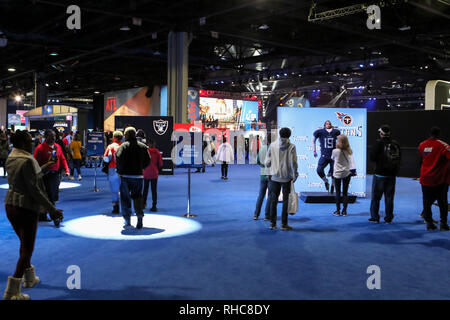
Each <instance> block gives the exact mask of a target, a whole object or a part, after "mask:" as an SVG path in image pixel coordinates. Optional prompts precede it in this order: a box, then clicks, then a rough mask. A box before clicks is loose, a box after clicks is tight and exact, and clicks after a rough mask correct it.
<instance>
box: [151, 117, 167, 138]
mask: <svg viewBox="0 0 450 320" xmlns="http://www.w3.org/2000/svg"><path fill="white" fill-rule="evenodd" d="M168 128H169V121H167V120H154V121H153V129H154V130H155V132H156V133H157V134H158V135H160V136H162V135H164V134H165V133H166V132H167V129H168Z"/></svg>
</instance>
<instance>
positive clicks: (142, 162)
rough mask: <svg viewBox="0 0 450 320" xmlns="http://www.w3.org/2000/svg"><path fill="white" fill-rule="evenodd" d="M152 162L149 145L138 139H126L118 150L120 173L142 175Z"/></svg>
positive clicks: (117, 157)
mask: <svg viewBox="0 0 450 320" xmlns="http://www.w3.org/2000/svg"><path fill="white" fill-rule="evenodd" d="M149 164H150V155H149V153H148V147H147V146H146V145H145V144H143V143H142V142H139V141H137V140H134V141H126V142H124V143H122V144H121V146H120V147H119V149H118V150H117V152H116V168H117V173H118V174H119V175H130V176H142V175H143V173H142V170H144V169H145V168H146V167H147V166H148V165H149Z"/></svg>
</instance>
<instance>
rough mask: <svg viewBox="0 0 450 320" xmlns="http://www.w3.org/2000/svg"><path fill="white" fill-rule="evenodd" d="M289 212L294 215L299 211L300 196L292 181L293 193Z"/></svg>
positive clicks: (289, 201) (291, 193) (289, 203)
mask: <svg viewBox="0 0 450 320" xmlns="http://www.w3.org/2000/svg"><path fill="white" fill-rule="evenodd" d="M287 211H288V213H289V214H290V215H294V214H296V213H297V211H298V194H297V192H295V188H294V182H293V181H291V192H290V193H289V199H288V209H287Z"/></svg>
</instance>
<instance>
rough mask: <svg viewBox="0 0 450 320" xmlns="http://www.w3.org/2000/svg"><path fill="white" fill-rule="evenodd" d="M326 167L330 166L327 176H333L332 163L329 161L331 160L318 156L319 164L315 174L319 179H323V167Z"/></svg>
mask: <svg viewBox="0 0 450 320" xmlns="http://www.w3.org/2000/svg"><path fill="white" fill-rule="evenodd" d="M327 165H330V170H329V171H328V175H329V176H333V166H334V161H333V160H331V158H328V157H323V156H320V159H319V163H318V164H317V174H318V175H319V177H321V178H323V177H325V167H326V166H327Z"/></svg>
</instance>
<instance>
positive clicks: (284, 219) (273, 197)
mask: <svg viewBox="0 0 450 320" xmlns="http://www.w3.org/2000/svg"><path fill="white" fill-rule="evenodd" d="M281 188H283V209H282V211H281V226H286V225H287V224H288V212H287V209H288V201H289V193H290V192H291V182H290V181H289V182H276V181H273V180H271V181H269V194H270V196H269V200H270V222H271V224H272V225H276V224H277V205H278V197H279V196H280V191H281Z"/></svg>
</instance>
